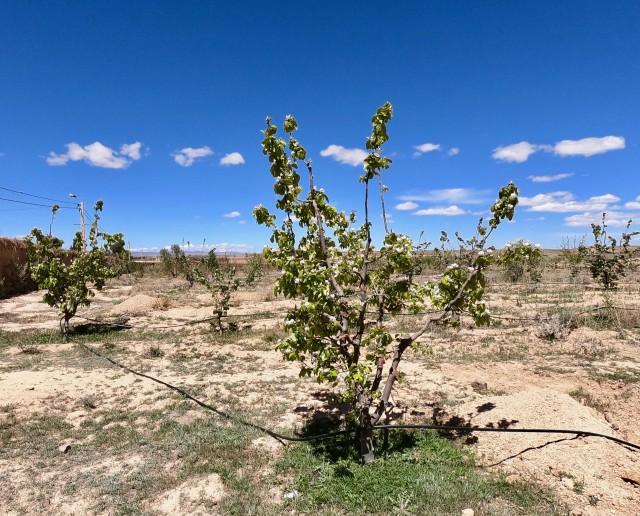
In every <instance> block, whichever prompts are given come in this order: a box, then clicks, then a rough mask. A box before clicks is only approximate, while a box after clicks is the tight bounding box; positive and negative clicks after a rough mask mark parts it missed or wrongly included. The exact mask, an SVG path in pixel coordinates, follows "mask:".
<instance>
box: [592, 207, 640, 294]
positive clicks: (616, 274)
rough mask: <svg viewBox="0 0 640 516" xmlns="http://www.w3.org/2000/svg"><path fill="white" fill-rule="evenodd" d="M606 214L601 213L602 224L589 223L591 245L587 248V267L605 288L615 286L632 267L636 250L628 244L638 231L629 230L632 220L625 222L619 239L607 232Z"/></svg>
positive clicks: (608, 288)
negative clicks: (591, 238) (591, 236)
mask: <svg viewBox="0 0 640 516" xmlns="http://www.w3.org/2000/svg"><path fill="white" fill-rule="evenodd" d="M606 219H607V214H606V213H603V214H602V224H601V225H600V224H591V232H592V233H593V240H594V242H593V245H592V246H591V248H590V249H589V255H588V256H589V258H588V259H589V269H590V271H591V276H592V277H593V279H595V280H597V281H598V282H599V283H600V284H601V285H602V286H603V287H604V289H605V290H611V289H614V288H616V286H617V285H618V281H619V279H620V278H624V277H625V276H626V275H627V272H628V271H629V270H631V269H632V268H633V265H634V264H633V256H634V255H635V253H636V252H637V250H634V249H632V247H631V246H630V243H631V239H632V238H633V237H635V236H637V235H638V234H640V232H638V231H633V232H632V231H630V228H631V224H632V223H633V221H632V220H629V221H628V222H627V225H626V227H625V231H623V232H622V234H621V235H620V240H619V241H618V240H617V239H616V238H614V237H612V236H611V235H609V234H608V233H607V220H606Z"/></svg>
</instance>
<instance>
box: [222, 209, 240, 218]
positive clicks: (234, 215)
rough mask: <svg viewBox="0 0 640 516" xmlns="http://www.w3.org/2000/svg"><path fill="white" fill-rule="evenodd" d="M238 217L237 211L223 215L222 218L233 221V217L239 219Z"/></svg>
mask: <svg viewBox="0 0 640 516" xmlns="http://www.w3.org/2000/svg"><path fill="white" fill-rule="evenodd" d="M239 216H240V212H239V211H232V212H231V213H225V214H224V215H223V217H226V218H228V219H233V218H235V217H239Z"/></svg>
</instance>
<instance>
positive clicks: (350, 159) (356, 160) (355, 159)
mask: <svg viewBox="0 0 640 516" xmlns="http://www.w3.org/2000/svg"><path fill="white" fill-rule="evenodd" d="M320 156H322V157H323V158H327V157H331V158H333V159H334V160H336V161H337V162H338V163H343V164H344V165H351V166H353V167H357V166H358V165H362V163H363V161H364V158H366V157H367V151H365V150H362V149H346V148H344V147H343V146H342V145H329V146H328V147H327V148H326V149H324V150H321V151H320Z"/></svg>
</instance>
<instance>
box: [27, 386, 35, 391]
mask: <svg viewBox="0 0 640 516" xmlns="http://www.w3.org/2000/svg"><path fill="white" fill-rule="evenodd" d="M33 390H35V387H27V388H26V389H25V391H33Z"/></svg>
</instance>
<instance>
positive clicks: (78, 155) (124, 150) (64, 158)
mask: <svg viewBox="0 0 640 516" xmlns="http://www.w3.org/2000/svg"><path fill="white" fill-rule="evenodd" d="M141 145H142V144H141V143H140V142H135V143H125V144H123V145H122V146H121V147H120V152H117V151H115V150H113V149H111V148H109V147H107V146H106V145H103V144H102V143H100V142H93V143H92V144H90V145H85V146H84V147H83V146H81V145H78V144H77V143H75V142H71V143H68V144H67V145H65V147H66V148H67V152H65V153H63V154H56V153H55V152H50V153H49V156H48V157H47V164H48V165H51V166H62V165H66V164H67V163H68V162H69V161H80V160H83V161H85V162H86V163H88V164H89V165H91V166H93V167H101V168H116V169H120V168H127V167H128V166H129V165H130V164H131V160H138V159H140V147H141Z"/></svg>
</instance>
